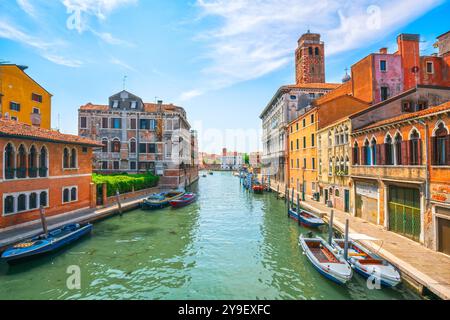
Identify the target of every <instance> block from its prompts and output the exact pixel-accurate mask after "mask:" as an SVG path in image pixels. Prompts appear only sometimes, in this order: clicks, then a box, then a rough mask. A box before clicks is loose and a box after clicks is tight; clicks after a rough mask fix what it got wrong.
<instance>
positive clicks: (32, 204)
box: [28, 192, 38, 210]
mask: <svg viewBox="0 0 450 320" xmlns="http://www.w3.org/2000/svg"><path fill="white" fill-rule="evenodd" d="M37 200H38V199H37V194H36V193H35V192H33V193H31V194H30V198H29V200H28V208H29V209H30V210H33V209H37V207H38V202H37Z"/></svg>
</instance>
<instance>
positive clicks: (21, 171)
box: [16, 168, 27, 179]
mask: <svg viewBox="0 0 450 320" xmlns="http://www.w3.org/2000/svg"><path fill="white" fill-rule="evenodd" d="M16 177H17V179H25V178H26V177H27V168H17V169H16Z"/></svg>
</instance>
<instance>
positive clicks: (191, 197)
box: [169, 193, 197, 209]
mask: <svg viewBox="0 0 450 320" xmlns="http://www.w3.org/2000/svg"><path fill="white" fill-rule="evenodd" d="M196 200H197V195H196V194H195V193H187V194H185V195H184V196H182V197H181V198H180V199H177V200H173V201H170V202H169V204H170V205H171V206H172V207H173V208H176V209H177V208H182V207H186V206H188V205H190V204H191V203H194V202H195V201H196Z"/></svg>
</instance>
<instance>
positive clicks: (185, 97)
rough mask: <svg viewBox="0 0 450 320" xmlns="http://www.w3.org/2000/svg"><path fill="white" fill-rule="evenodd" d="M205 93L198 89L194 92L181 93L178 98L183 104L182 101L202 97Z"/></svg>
mask: <svg viewBox="0 0 450 320" xmlns="http://www.w3.org/2000/svg"><path fill="white" fill-rule="evenodd" d="M204 93H205V92H203V91H202V90H200V89H194V90H190V91H186V92H183V93H182V94H181V96H180V98H179V100H180V101H182V102H184V101H188V100H191V99H193V98H195V97H198V96H201V95H203V94H204Z"/></svg>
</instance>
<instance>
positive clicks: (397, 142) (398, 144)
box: [394, 133, 404, 166]
mask: <svg viewBox="0 0 450 320" xmlns="http://www.w3.org/2000/svg"><path fill="white" fill-rule="evenodd" d="M403 149H404V147H403V139H402V136H401V135H400V134H399V133H397V134H396V135H395V139H394V153H395V165H397V166H398V165H402V164H403V162H404V161H403Z"/></svg>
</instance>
